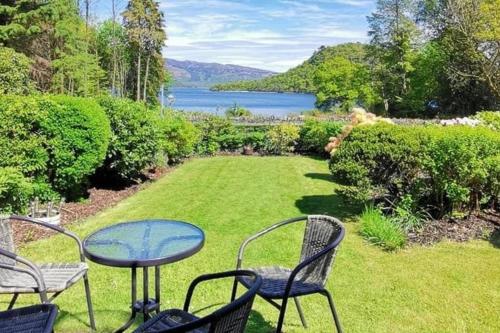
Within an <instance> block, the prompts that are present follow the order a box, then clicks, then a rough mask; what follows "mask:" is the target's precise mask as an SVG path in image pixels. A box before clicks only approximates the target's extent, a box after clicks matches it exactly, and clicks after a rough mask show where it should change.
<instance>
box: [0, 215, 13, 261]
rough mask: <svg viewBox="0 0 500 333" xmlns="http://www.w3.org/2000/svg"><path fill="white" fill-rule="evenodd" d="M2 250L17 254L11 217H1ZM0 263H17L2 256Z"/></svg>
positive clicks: (0, 243) (0, 236)
mask: <svg viewBox="0 0 500 333" xmlns="http://www.w3.org/2000/svg"><path fill="white" fill-rule="evenodd" d="M0 248H1V249H3V250H6V251H9V252H12V253H15V252H16V247H15V243H14V237H13V234H12V226H11V223H10V221H9V217H5V216H0ZM0 263H2V264H9V265H13V264H14V263H15V261H14V260H12V259H9V258H7V257H5V256H2V255H0ZM0 270H1V269H0Z"/></svg>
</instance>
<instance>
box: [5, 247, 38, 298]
mask: <svg viewBox="0 0 500 333" xmlns="http://www.w3.org/2000/svg"><path fill="white" fill-rule="evenodd" d="M0 255H2V256H5V257H7V258H9V259H12V260H14V261H16V262H18V263H20V264H22V265H24V266H26V267H27V268H24V267H19V266H15V265H9V264H5V263H0V268H1V269H6V270H11V271H14V272H19V273H25V274H28V275H30V276H31V277H32V278H33V280H35V282H36V284H37V285H38V291H39V293H40V298H41V300H42V303H47V302H48V301H47V300H48V298H47V290H46V287H45V281H44V279H43V275H42V272H41V271H40V269H39V268H38V266H37V265H35V264H34V263H32V262H31V261H29V260H28V259H25V258H23V257H21V256H18V255H17V254H15V253H12V252H9V251H6V250H4V249H0Z"/></svg>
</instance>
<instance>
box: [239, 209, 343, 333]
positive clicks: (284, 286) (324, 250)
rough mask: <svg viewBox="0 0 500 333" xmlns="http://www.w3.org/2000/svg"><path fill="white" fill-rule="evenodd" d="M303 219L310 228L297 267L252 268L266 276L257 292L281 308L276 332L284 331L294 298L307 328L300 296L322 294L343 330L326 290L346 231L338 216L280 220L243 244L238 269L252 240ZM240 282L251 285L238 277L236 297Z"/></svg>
mask: <svg viewBox="0 0 500 333" xmlns="http://www.w3.org/2000/svg"><path fill="white" fill-rule="evenodd" d="M303 221H305V222H306V227H305V233H304V239H303V244H302V252H301V256H300V263H299V264H298V266H297V267H295V268H294V269H288V268H283V267H278V266H273V267H260V268H248V269H249V270H251V271H254V272H256V273H257V274H259V275H260V276H261V277H262V287H261V288H260V289H259V291H258V292H257V294H258V295H259V296H261V297H262V298H264V299H265V300H266V301H268V302H269V303H271V304H272V305H273V306H274V307H276V308H277V309H278V310H279V311H280V314H279V319H278V324H277V328H276V332H278V333H280V332H281V329H282V327H283V322H284V320H285V313H286V307H287V303H288V299H289V298H293V300H294V301H295V305H296V307H297V311H298V312H299V316H300V320H301V322H302V325H303V326H304V327H306V328H307V322H306V320H305V318H304V314H303V312H302V308H301V306H300V303H299V299H298V297H299V296H305V295H311V294H321V295H323V296H325V297H326V298H327V299H328V303H329V305H330V309H331V312H332V315H333V319H334V322H335V327H336V328H337V332H339V333H341V332H342V328H341V326H340V321H339V318H338V315H337V311H336V310H335V305H334V303H333V298H332V296H331V295H330V293H329V292H328V290H326V289H325V284H326V280H327V278H328V275H329V273H330V271H331V268H332V266H333V262H334V260H335V255H336V252H337V249H338V246H339V244H340V242H341V241H342V239H343V238H344V234H345V229H344V226H343V225H342V223H341V222H340V221H339V220H337V219H336V218H334V217H331V216H326V215H309V216H304V217H297V218H293V219H289V220H286V221H283V222H280V223H277V224H275V225H273V226H271V227H269V228H267V229H265V230H263V231H261V232H259V233H257V234H255V235H254V236H251V237H249V238H247V239H246V240H245V241H244V242H243V244H242V245H241V247H240V250H239V253H238V261H237V269H240V268H241V266H242V262H243V253H244V251H245V248H246V246H247V245H248V244H249V243H250V242H252V241H254V240H256V239H257V238H259V237H261V236H264V235H265V234H267V233H269V232H271V231H273V230H275V229H277V228H279V227H282V226H285V225H287V224H291V223H295V222H303ZM238 283H241V284H243V285H244V286H245V287H247V288H248V287H249V285H250V284H249V281H248V280H247V279H246V278H245V277H239V278H237V279H235V282H234V287H233V294H232V297H233V298H234V297H235V296H236V292H237V287H238ZM276 299H280V300H282V302H281V304H278V303H277V302H276V301H275V300H276Z"/></svg>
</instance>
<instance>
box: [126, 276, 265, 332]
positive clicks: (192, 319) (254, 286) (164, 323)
mask: <svg viewBox="0 0 500 333" xmlns="http://www.w3.org/2000/svg"><path fill="white" fill-rule="evenodd" d="M227 277H231V278H238V277H245V278H246V279H247V281H249V289H248V291H247V292H246V293H244V294H243V295H241V296H240V297H239V298H238V299H235V300H233V301H232V302H231V303H229V304H227V305H225V306H223V307H222V308H219V309H218V310H216V311H215V312H213V313H211V314H209V315H207V316H206V317H201V318H199V317H197V316H195V315H193V314H191V313H189V312H188V311H189V304H190V303H191V298H192V296H193V292H194V290H195V288H196V286H197V285H198V284H199V283H200V282H203V281H209V280H214V279H221V278H227ZM261 284H262V279H261V277H260V276H258V275H257V274H256V273H254V272H251V271H245V270H239V271H231V272H223V273H215V274H207V275H202V276H199V277H198V278H196V279H195V280H194V281H193V282H192V283H191V285H190V286H189V289H188V292H187V295H186V300H185V302H184V309H183V310H179V309H171V310H166V311H163V312H160V313H159V314H158V315H157V316H155V317H154V318H152V319H150V320H148V321H147V322H145V323H144V324H142V325H141V326H140V327H139V328H137V329H136V330H135V331H134V333H167V332H168V333H187V332H189V333H243V331H244V330H245V326H246V323H247V320H248V316H249V315H250V310H251V309H252V304H253V300H254V298H255V295H256V294H257V290H258V289H259V288H260V286H261Z"/></svg>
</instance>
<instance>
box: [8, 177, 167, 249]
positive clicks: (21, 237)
mask: <svg viewBox="0 0 500 333" xmlns="http://www.w3.org/2000/svg"><path fill="white" fill-rule="evenodd" d="M170 170H172V168H157V169H154V170H151V171H148V172H146V173H145V175H144V176H145V178H144V180H143V181H142V182H140V183H134V184H130V185H128V186H126V187H122V188H115V189H109V188H97V187H93V188H91V189H89V190H88V194H89V196H88V198H87V199H86V200H85V201H81V202H67V203H64V204H63V206H62V212H61V225H62V226H64V225H68V224H72V223H74V222H77V221H81V220H84V219H86V218H87V217H90V216H92V215H95V214H97V213H99V212H100V211H103V210H105V209H107V208H110V207H113V206H115V205H116V204H118V203H119V202H120V201H122V200H124V199H126V198H128V197H130V196H131V195H133V194H135V193H137V191H139V190H140V189H142V188H144V186H147V185H148V184H150V183H151V182H152V181H154V180H156V179H158V178H160V177H161V176H163V175H165V174H166V173H168V172H169V171H170ZM54 233H55V232H53V231H51V230H49V229H47V228H41V227H37V226H33V225H27V224H25V223H15V224H14V238H15V242H16V244H18V245H20V244H24V243H27V242H31V241H35V240H38V239H42V238H46V237H49V236H51V235H53V234H54Z"/></svg>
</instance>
